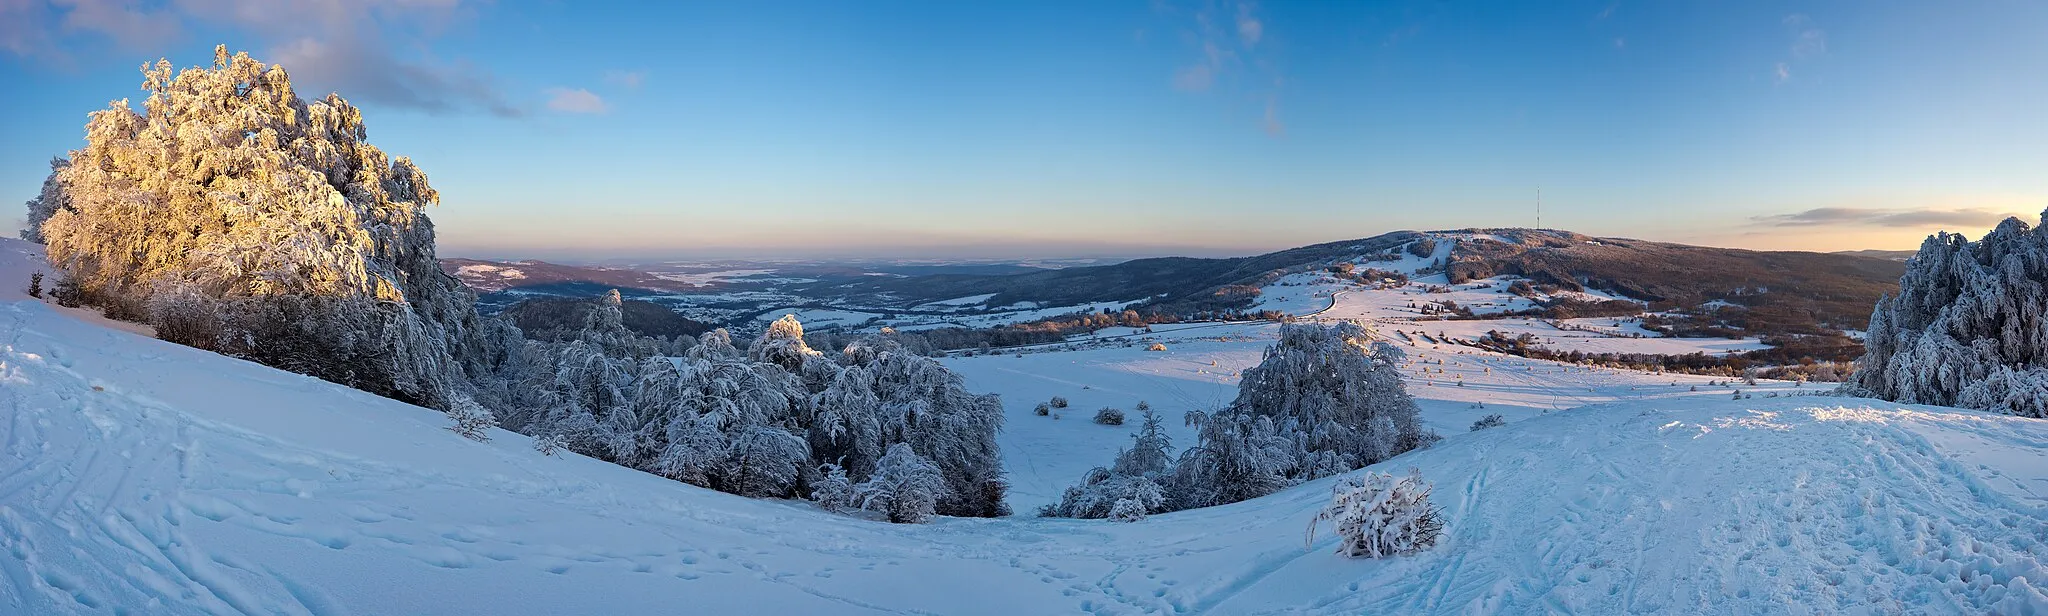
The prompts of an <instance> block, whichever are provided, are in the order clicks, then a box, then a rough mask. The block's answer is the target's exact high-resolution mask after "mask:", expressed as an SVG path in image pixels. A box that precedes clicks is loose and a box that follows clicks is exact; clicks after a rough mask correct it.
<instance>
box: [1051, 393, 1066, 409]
mask: <svg viewBox="0 0 2048 616" xmlns="http://www.w3.org/2000/svg"><path fill="white" fill-rule="evenodd" d="M1049 404H1051V405H1052V407H1053V408H1056V409H1063V408H1067V398H1066V397H1065V396H1053V397H1052V401H1051V402H1050V403H1049Z"/></svg>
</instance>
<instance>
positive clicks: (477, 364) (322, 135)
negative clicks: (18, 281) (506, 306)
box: [23, 47, 511, 409]
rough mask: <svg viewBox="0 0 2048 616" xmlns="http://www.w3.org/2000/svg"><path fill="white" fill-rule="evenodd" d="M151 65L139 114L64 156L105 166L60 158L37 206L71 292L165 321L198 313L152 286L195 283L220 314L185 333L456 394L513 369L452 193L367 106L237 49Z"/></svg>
mask: <svg viewBox="0 0 2048 616" xmlns="http://www.w3.org/2000/svg"><path fill="white" fill-rule="evenodd" d="M143 77H144V82H143V88H144V89H145V90H147V91H148V92H149V96H148V98H147V99H146V100H144V102H143V104H142V109H141V110H140V111H138V110H135V109H133V108H131V107H129V105H128V103H127V101H125V100H123V101H119V102H116V103H115V104H113V105H112V106H111V107H109V108H107V109H104V110H101V111H98V112H94V113H93V114H92V115H91V119H90V120H89V121H88V122H87V124H86V127H85V128H86V130H85V133H86V134H85V137H86V143H85V146H84V147H83V148H80V149H78V150H74V151H72V152H71V153H70V156H69V157H68V158H69V160H73V161H80V160H83V161H93V164H82V165H81V164H65V163H63V162H62V159H60V160H59V161H58V162H56V163H53V165H52V167H53V168H52V172H51V176H50V178H49V179H48V180H47V181H45V182H44V191H43V194H42V195H40V196H38V197H37V198H36V200H35V201H32V202H31V204H30V214H29V222H30V224H29V228H28V229H26V230H25V231H24V233H23V236H24V237H27V238H29V239H40V240H41V241H43V242H45V243H46V244H47V245H48V254H49V258H50V263H51V265H52V267H53V268H54V269H56V271H57V273H58V274H60V275H61V277H62V280H61V285H60V288H61V291H62V296H63V297H62V298H61V299H63V300H65V301H67V302H70V303H82V304H88V305H93V306H97V307H100V308H102V309H104V310H105V311H106V312H107V313H108V314H109V315H110V316H114V317H117V318H126V319H135V320H142V321H147V322H150V323H152V324H162V323H164V322H165V321H166V320H170V319H176V318H182V317H181V316H178V315H165V314H157V313H155V312H153V311H152V310H151V309H150V307H151V305H152V302H151V299H152V298H153V297H154V296H155V295H156V294H157V293H160V292H167V293H173V292H174V293H189V294H191V296H192V297H196V298H200V299H203V300H204V302H203V304H204V306H205V307H206V308H207V309H209V310H210V311H213V312H216V313H219V314H221V315H224V316H223V318H221V319H219V320H218V322H216V323H214V325H216V326H218V327H217V328H213V327H196V328H195V327H180V326H173V327H168V328H165V329H164V331H166V332H168V333H169V335H170V336H171V337H170V338H167V339H170V340H172V341H173V342H179V343H183V344H188V345H192V346H198V347H201V348H209V349H215V350H219V351H221V352H224V353H228V354H233V355H238V356H242V357H246V358H249V359H253V360H256V361H259V362H262V363H266V364H270V365H273V366H278V367H282V368H286V369H289V370H293V371H297V372H302V373H305V374H310V375H313V376H317V377H320V378H323V379H327V380H330V381H334V382H337V383H342V384H344V385H349V386H352V387H356V388H359V389H363V390H366V391H370V392H372V393H376V394H380V395H384V396H388V397H392V398H397V399H400V400H404V401H407V402H415V403H419V404H424V405H428V406H433V407H436V408H441V409H447V408H449V405H450V404H452V403H453V401H454V400H456V396H457V395H458V394H466V393H471V391H472V387H471V386H470V383H472V382H474V381H478V380H483V379H487V378H490V377H492V376H494V375H495V373H496V371H497V370H498V369H499V368H501V367H502V366H503V365H504V362H505V361H506V359H507V355H508V353H510V352H511V351H510V350H509V349H506V348H503V347H502V346H501V343H502V342H503V341H505V340H507V339H508V338H507V337H506V336H504V335H503V334H504V331H503V328H504V326H503V325H502V324H499V322H497V321H496V320H486V319H480V318H478V316H477V313H476V308H475V297H474V296H473V295H472V294H471V293H470V292H469V291H468V290H467V289H466V288H465V287H463V286H462V284H461V282H460V281H458V280H456V279H455V278H454V277H452V276H449V275H447V274H444V273H443V272H442V271H441V269H440V265H439V264H438V263H437V262H436V260H435V257H434V228H433V224H432V222H430V221H428V220H427V217H426V215H425V213H424V210H425V208H426V206H428V205H430V204H433V203H435V202H436V201H437V200H438V199H439V194H438V193H437V192H436V191H435V190H434V189H433V188H432V187H431V186H430V185H429V184H428V183H427V177H426V174H425V173H422V172H421V171H420V170H419V168H417V167H415V166H413V164H412V162H411V161H410V160H407V159H406V158H404V157H398V158H395V159H394V158H391V157H389V156H387V155H386V154H385V153H384V152H383V151H381V150H378V149H377V148H376V147H375V146H372V145H370V144H369V143H368V142H367V141H366V140H365V139H366V135H367V132H366V130H365V127H364V124H363V117H362V113H361V112H360V111H358V110H357V109H356V108H355V107H354V106H351V105H349V104H348V102H347V101H345V100H343V99H342V98H341V97H339V96H336V95H331V94H330V95H328V96H326V97H324V98H322V99H319V100H316V101H312V102H308V101H305V100H303V99H300V98H299V96H298V94H297V93H296V92H294V91H293V89H292V86H291V81H290V79H289V78H288V77H287V76H286V74H285V71H284V69H282V68H280V67H275V66H270V67H266V66H264V65H263V64H262V63H259V62H257V61H256V60H254V59H251V58H250V57H249V56H248V55H247V54H241V53H237V54H233V55H229V54H228V52H227V49H226V48H225V47H219V48H216V49H215V54H214V63H213V66H212V67H211V68H192V69H187V70H184V71H182V72H176V73H174V72H173V70H172V67H171V64H170V62H168V61H164V60H159V61H158V62H157V63H156V64H155V65H154V66H150V67H145V68H144V70H143ZM180 307H181V308H185V307H189V306H180ZM187 325H189V323H188V324H187Z"/></svg>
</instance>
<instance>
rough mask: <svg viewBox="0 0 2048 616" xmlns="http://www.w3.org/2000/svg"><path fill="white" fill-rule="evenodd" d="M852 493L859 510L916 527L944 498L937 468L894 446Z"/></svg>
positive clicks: (943, 483)
mask: <svg viewBox="0 0 2048 616" xmlns="http://www.w3.org/2000/svg"><path fill="white" fill-rule="evenodd" d="M853 490H854V494H855V500H856V501H857V502H858V503H859V504H860V507H861V508H862V509H866V510H869V511H877V512H881V513H885V514H887V515H888V516H889V521H891V522H896V523H899V524H916V523H919V522H924V521H925V520H929V519H931V517H932V514H933V512H934V511H936V508H937V505H938V501H939V499H940V498H942V497H944V496H945V494H946V481H945V479H944V478H943V477H941V476H940V472H939V467H938V466H937V465H934V464H932V463H931V462H930V461H929V460H926V459H924V457H923V456H919V455H917V452H915V451H912V450H911V448H910V445H909V444H907V443H897V444H894V445H890V446H889V453H887V454H885V455H883V456H882V459H881V461H880V462H877V463H876V464H875V474H874V476H873V477H871V478H869V479H868V480H867V481H864V482H861V483H860V485H857V486H854V488H853Z"/></svg>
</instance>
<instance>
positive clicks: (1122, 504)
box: [1109, 498, 1145, 522]
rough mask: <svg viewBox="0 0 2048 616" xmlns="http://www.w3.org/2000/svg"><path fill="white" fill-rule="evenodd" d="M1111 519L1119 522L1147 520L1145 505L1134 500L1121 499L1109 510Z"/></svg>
mask: <svg viewBox="0 0 2048 616" xmlns="http://www.w3.org/2000/svg"><path fill="white" fill-rule="evenodd" d="M1109 519H1112V520H1116V521H1118V522H1136V521H1139V520H1143V519H1145V505H1144V504H1142V503H1139V502H1138V501H1136V500H1133V499H1128V498H1126V499H1120V500H1118V501H1117V502H1116V504H1115V505H1113V506H1111V507H1110V508H1109Z"/></svg>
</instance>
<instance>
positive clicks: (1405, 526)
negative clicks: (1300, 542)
mask: <svg viewBox="0 0 2048 616" xmlns="http://www.w3.org/2000/svg"><path fill="white" fill-rule="evenodd" d="M1429 490H1430V485H1429V484H1428V483H1426V482H1424V481H1423V480H1422V471H1420V470H1415V469H1410V470H1409V471H1408V476H1407V477H1401V478H1398V479H1397V478H1395V477H1394V476H1393V475H1388V474H1386V473H1373V472H1368V473H1365V474H1363V475H1353V476H1350V477H1345V478H1343V479H1341V480H1338V482H1337V485H1335V486H1333V487H1331V489H1330V491H1331V495H1330V505H1329V506H1328V507H1325V508H1324V509H1323V511H1322V513H1319V514H1316V519H1315V520H1313V521H1311V522H1310V523H1309V541H1310V542H1311V543H1313V542H1314V541H1315V531H1316V527H1317V526H1319V525H1321V524H1322V522H1323V521H1324V520H1329V521H1330V522H1331V524H1332V525H1333V526H1335V527H1336V531H1337V538H1338V542H1337V553H1339V554H1343V555H1345V556H1350V557H1352V558H1385V557H1388V556H1399V555H1404V554H1413V553H1416V552H1420V551H1422V550H1427V549H1429V548H1431V547H1434V546H1435V545H1436V540H1437V538H1438V537H1439V536H1440V535H1442V534H1443V526H1444V525H1443V518H1442V516H1441V515H1440V513H1439V512H1438V511H1437V509H1436V507H1434V506H1432V505H1430V504H1429Z"/></svg>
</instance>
